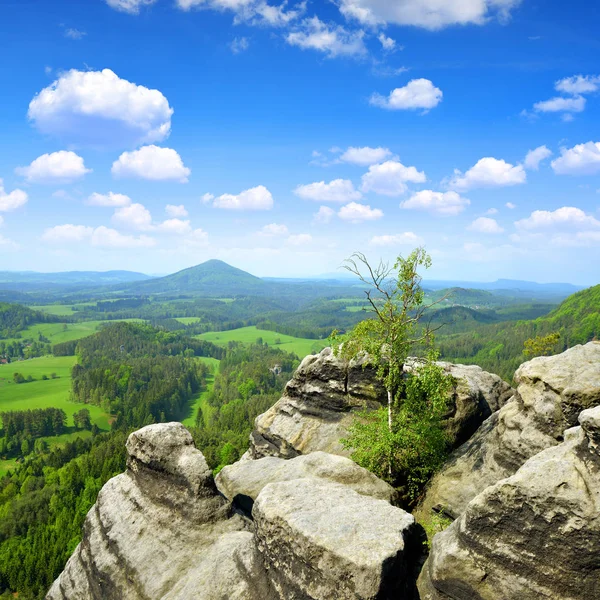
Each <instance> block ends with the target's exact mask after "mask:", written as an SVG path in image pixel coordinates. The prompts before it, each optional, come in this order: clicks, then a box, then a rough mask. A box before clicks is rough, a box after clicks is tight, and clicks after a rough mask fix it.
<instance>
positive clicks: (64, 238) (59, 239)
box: [42, 223, 94, 244]
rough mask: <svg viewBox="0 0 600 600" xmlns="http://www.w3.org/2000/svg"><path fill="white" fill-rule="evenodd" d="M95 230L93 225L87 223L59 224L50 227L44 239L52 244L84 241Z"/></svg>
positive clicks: (44, 234) (43, 236) (43, 235)
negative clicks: (89, 225) (87, 225)
mask: <svg viewBox="0 0 600 600" xmlns="http://www.w3.org/2000/svg"><path fill="white" fill-rule="evenodd" d="M93 232H94V228H93V227H86V226H85V225H72V224H70V223H68V224H66V225H57V226H56V227H49V228H48V229H46V230H45V231H44V233H43V234H42V240H43V241H44V242H48V243H50V244H64V243H72V242H82V241H84V240H87V239H88V238H90V237H91V235H92V233H93Z"/></svg>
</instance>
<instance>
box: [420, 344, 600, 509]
mask: <svg viewBox="0 0 600 600" xmlns="http://www.w3.org/2000/svg"><path fill="white" fill-rule="evenodd" d="M515 380H516V381H517V383H518V388H517V392H516V393H515V395H514V396H513V398H512V399H511V400H510V401H509V402H508V403H507V404H505V405H504V406H503V407H502V408H501V409H500V410H499V411H498V412H497V413H494V414H493V415H492V416H491V417H490V418H489V419H488V420H486V421H485V423H484V424H483V425H482V426H481V427H480V429H479V430H478V431H477V433H476V434H475V435H474V436H473V437H472V438H470V439H469V440H468V441H467V442H466V443H465V444H463V445H462V446H461V447H460V448H458V449H457V450H456V451H455V452H454V453H453V454H452V455H451V457H450V459H449V460H448V462H447V463H446V466H445V467H444V468H443V469H442V471H441V472H440V473H438V474H437V475H436V476H435V477H434V479H433V481H432V482H431V484H430V486H429V487H428V490H427V493H426V495H425V498H424V501H423V503H422V505H421V507H420V509H419V513H425V514H426V513H429V512H430V511H431V510H434V511H442V512H444V513H446V514H447V515H448V516H450V517H452V518H456V517H458V515H460V514H461V513H462V512H463V511H464V509H465V508H466V506H467V504H468V503H469V502H470V501H471V500H472V499H473V498H474V497H475V496H477V495H478V494H479V493H481V492H482V491H483V490H484V489H485V488H486V487H488V486H490V485H493V484H495V483H496V482H497V481H499V480H500V479H504V478H505V477H509V476H511V475H513V474H514V473H515V472H516V471H517V469H519V467H521V465H522V464H523V463H524V462H525V461H526V460H528V459H529V458H531V457H532V456H535V455H536V454H538V453H539V452H541V451H542V450H544V449H546V448H549V447H551V446H555V445H557V444H559V443H560V442H562V440H563V436H564V432H565V430H566V429H568V428H570V427H572V426H573V425H575V424H576V423H577V415H578V414H579V413H580V412H581V411H582V410H584V409H586V408H588V407H591V406H595V405H596V404H600V343H598V342H590V343H588V344H586V345H585V346H575V347H573V348H571V349H569V350H567V351H566V352H563V353H562V354H558V355H556V356H550V357H540V358H534V359H533V360H531V361H529V362H527V363H524V364H523V365H521V367H519V369H518V370H517V372H516V374H515Z"/></svg>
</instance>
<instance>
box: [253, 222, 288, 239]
mask: <svg viewBox="0 0 600 600" xmlns="http://www.w3.org/2000/svg"><path fill="white" fill-rule="evenodd" d="M288 233H289V232H288V228H287V227H286V226H285V225H279V224H278V223H270V224H269V225H265V226H264V227H263V228H262V229H261V230H260V235H264V236H266V237H275V236H280V235H287V234H288Z"/></svg>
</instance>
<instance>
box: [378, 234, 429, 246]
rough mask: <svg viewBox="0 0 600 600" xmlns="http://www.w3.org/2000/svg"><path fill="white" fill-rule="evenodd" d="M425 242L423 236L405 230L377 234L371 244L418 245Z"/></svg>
mask: <svg viewBox="0 0 600 600" xmlns="http://www.w3.org/2000/svg"><path fill="white" fill-rule="evenodd" d="M422 243H423V238H421V237H419V236H418V235H417V234H416V233H413V232H412V231H405V232H404V233H398V234H396V235H376V236H374V237H372V238H371V241H370V242H369V244H371V246H418V245H419V244H422Z"/></svg>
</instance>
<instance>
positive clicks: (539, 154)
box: [524, 146, 552, 171]
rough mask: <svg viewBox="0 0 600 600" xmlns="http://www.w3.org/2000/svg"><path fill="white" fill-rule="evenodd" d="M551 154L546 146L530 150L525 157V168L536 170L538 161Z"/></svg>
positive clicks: (538, 166)
mask: <svg viewBox="0 0 600 600" xmlns="http://www.w3.org/2000/svg"><path fill="white" fill-rule="evenodd" d="M551 156H552V150H550V149H549V148H548V147H547V146H539V147H538V148H536V149H535V150H530V151H529V152H528V153H527V156H526V157H525V163H524V166H525V168H526V169H532V170H534V171H537V170H538V169H539V168H540V163H541V162H543V161H544V160H546V159H547V158H550V157H551Z"/></svg>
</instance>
